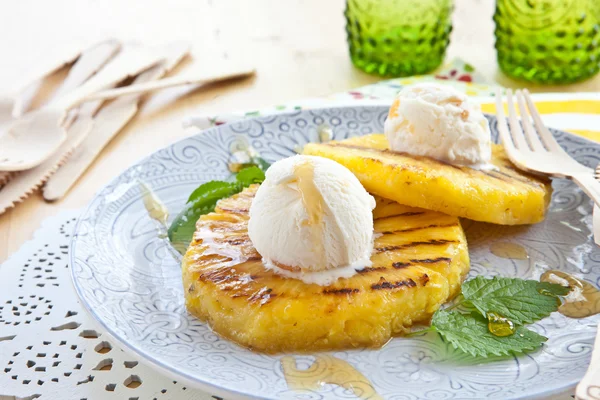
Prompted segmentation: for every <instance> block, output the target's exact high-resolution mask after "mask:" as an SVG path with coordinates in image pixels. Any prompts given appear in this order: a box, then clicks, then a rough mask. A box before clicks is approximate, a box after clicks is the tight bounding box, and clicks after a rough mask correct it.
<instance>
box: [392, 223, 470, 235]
mask: <svg viewBox="0 0 600 400" xmlns="http://www.w3.org/2000/svg"><path fill="white" fill-rule="evenodd" d="M457 226H458V224H444V225H438V224H431V225H426V226H416V227H414V228H406V229H399V230H396V231H385V232H381V234H382V235H393V234H396V233H402V232H414V231H419V230H421V229H429V228H454V227H457Z"/></svg>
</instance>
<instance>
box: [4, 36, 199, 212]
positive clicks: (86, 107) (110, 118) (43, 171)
mask: <svg viewBox="0 0 600 400" xmlns="http://www.w3.org/2000/svg"><path fill="white" fill-rule="evenodd" d="M124 51H128V49H127V48H126V49H125V50H124ZM153 51H154V52H156V53H158V54H159V55H161V56H162V57H164V59H165V60H166V61H165V62H162V63H160V64H158V65H156V66H154V67H151V68H150V69H148V70H147V71H145V72H143V73H142V74H140V75H139V76H138V78H136V81H137V80H140V79H141V78H142V77H147V78H148V79H150V78H152V79H155V78H159V77H160V76H162V75H163V74H164V73H165V72H166V71H167V70H171V69H172V68H174V67H175V66H176V65H177V64H178V63H179V62H180V61H181V60H182V59H183V57H184V56H185V55H186V54H187V53H188V51H189V46H188V45H187V44H183V43H171V44H170V45H169V46H168V48H166V49H165V48H162V47H161V48H158V49H156V48H155V49H154V50H153ZM124 100H126V99H125V98H123V99H119V100H117V101H115V102H113V103H111V104H109V105H108V107H112V108H113V109H115V110H116V107H115V103H117V102H120V101H124ZM102 104H103V101H102V100H97V101H92V102H87V103H84V104H83V105H81V107H80V109H79V112H78V114H77V119H76V120H75V121H74V123H73V124H72V125H71V126H70V127H69V128H68V130H67V139H66V140H65V142H63V143H62V144H61V145H60V147H59V149H58V150H57V151H56V152H55V153H54V154H52V155H51V156H50V157H49V158H48V159H47V160H45V161H44V162H43V163H42V164H40V165H38V166H37V167H34V168H32V169H29V170H27V171H22V172H17V173H16V174H17V177H16V178H15V179H13V180H12V181H11V182H10V183H9V184H8V185H6V187H4V188H3V189H2V190H0V214H1V213H2V212H4V211H5V210H6V209H8V208H10V207H12V206H14V205H15V204H16V203H19V202H21V201H23V200H24V199H25V198H27V197H28V196H29V195H30V194H31V193H33V192H34V191H36V190H37V189H38V188H39V187H40V186H41V185H43V184H44V183H45V182H47V181H48V179H49V178H50V177H53V174H54V173H55V172H56V171H57V170H58V171H59V172H60V171H62V168H64V167H66V166H68V165H70V164H71V162H69V163H67V164H64V163H65V162H66V161H67V160H68V161H71V159H70V158H69V157H70V156H71V155H72V153H74V152H75V151H76V149H77V151H78V152H77V153H76V154H80V155H81V151H79V150H81V148H80V147H79V146H82V144H83V143H86V139H91V141H92V143H95V142H94V140H98V139H100V140H102V139H101V138H102V137H106V136H107V135H108V134H107V133H106V132H107V130H110V129H111V127H116V126H118V127H119V128H118V129H120V128H121V127H122V126H124V125H125V123H126V121H122V116H121V114H123V113H121V114H119V113H117V112H111V113H109V114H107V113H106V112H105V109H102V110H101V111H100V112H98V110H99V109H100V107H101V106H102ZM136 109H137V101H136ZM123 112H125V113H126V114H128V115H129V113H130V110H123ZM133 115H135V112H133V114H132V115H130V116H129V118H131V117H132V116H133ZM119 117H121V119H119ZM92 118H93V120H92ZM92 122H93V123H92ZM115 133H116V132H114V131H111V133H110V137H112V136H113V135H114V134H115ZM90 135H91V136H90ZM108 140H110V139H106V141H107V142H108ZM85 147H87V148H89V145H88V146H85ZM98 152H99V151H98ZM88 156H89V155H88V154H87V153H84V154H83V157H84V159H85V158H87V157H88ZM80 159H81V157H75V160H73V161H75V164H77V160H80ZM92 160H93V157H92V158H91V159H90V160H89V163H91V162H92ZM86 165H89V164H86ZM70 171H73V170H72V169H70ZM0 174H1V173H0ZM66 176H67V177H69V175H68V174H67V175H66ZM76 179H77V177H75V180H76ZM58 182H59V183H60V182H61V181H60V180H59V181H58Z"/></svg>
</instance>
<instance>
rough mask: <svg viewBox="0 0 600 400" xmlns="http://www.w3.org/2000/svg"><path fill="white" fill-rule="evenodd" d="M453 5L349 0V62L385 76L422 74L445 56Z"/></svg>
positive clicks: (435, 0)
mask: <svg viewBox="0 0 600 400" xmlns="http://www.w3.org/2000/svg"><path fill="white" fill-rule="evenodd" d="M451 13H452V0H347V1H346V11H345V16H346V31H347V33H348V46H349V49H350V58H351V59H352V62H353V63H354V65H355V66H357V67H358V68H360V69H362V70H363V71H365V72H368V73H371V74H377V75H381V76H408V75H417V74H423V73H426V72H429V71H432V70H433V69H435V68H436V67H438V66H439V65H440V64H441V63H442V60H443V59H444V55H445V53H446V47H448V40H449V35H450V31H451V30H452V22H451V20H450V17H451Z"/></svg>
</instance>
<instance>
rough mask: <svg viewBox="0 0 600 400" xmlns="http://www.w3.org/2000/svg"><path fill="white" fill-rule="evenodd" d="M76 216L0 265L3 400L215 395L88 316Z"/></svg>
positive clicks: (49, 224)
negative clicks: (74, 256)
mask: <svg viewBox="0 0 600 400" xmlns="http://www.w3.org/2000/svg"><path fill="white" fill-rule="evenodd" d="M78 215H79V212H78V211H64V212H62V213H60V214H59V215H57V216H55V217H51V218H48V219H46V220H45V221H44V222H43V224H42V226H41V228H40V229H38V230H37V231H36V233H35V236H34V238H33V239H32V240H31V241H29V242H27V243H26V244H24V245H23V246H22V247H21V248H20V249H19V251H18V252H17V253H15V254H13V255H12V256H11V257H10V258H9V259H8V260H7V261H6V262H5V263H4V264H2V265H1V266H0V400H15V399H19V400H22V399H23V400H24V399H27V400H29V399H34V398H40V399H43V400H46V399H48V400H50V399H56V400H64V399H69V400H71V399H72V400H84V399H85V400H95V399H108V400H109V399H129V400H133V399H137V400H147V399H148V400H153V399H156V400H161V399H162V400H164V399H177V400H192V399H193V400H215V399H216V400H220V399H221V398H220V397H217V396H211V395H209V394H207V393H204V392H201V391H199V390H196V389H192V388H188V387H186V386H185V385H183V384H180V383H178V382H177V381H173V380H172V379H170V378H168V377H166V376H163V375H161V374H160V373H158V372H156V371H154V370H153V369H152V368H150V367H147V366H145V365H143V364H141V363H140V362H139V361H140V360H139V359H138V358H136V357H134V356H131V355H129V353H126V352H124V351H123V350H121V349H120V348H118V347H117V346H115V345H114V344H113V343H111V340H110V338H108V337H107V335H106V334H103V332H102V330H101V329H99V327H98V325H97V324H96V322H94V321H93V320H92V319H91V318H90V317H89V316H88V315H87V314H86V311H85V310H84V309H83V307H82V306H81V305H80V304H79V302H78V299H77V296H76V294H75V291H74V289H73V286H72V283H71V276H70V271H69V265H68V260H67V254H68V250H69V240H70V234H71V232H72V228H73V226H74V224H75V219H76V217H77V216H78ZM553 399H554V400H566V399H571V396H565V395H562V396H556V397H553Z"/></svg>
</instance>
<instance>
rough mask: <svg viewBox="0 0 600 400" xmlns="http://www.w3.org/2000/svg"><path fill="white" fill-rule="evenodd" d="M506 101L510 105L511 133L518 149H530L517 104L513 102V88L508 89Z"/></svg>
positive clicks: (524, 150)
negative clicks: (520, 121) (518, 115)
mask: <svg viewBox="0 0 600 400" xmlns="http://www.w3.org/2000/svg"><path fill="white" fill-rule="evenodd" d="M506 103H507V106H508V124H509V125H510V133H511V135H512V138H513V141H514V143H515V146H516V148H517V149H519V150H520V151H521V152H527V151H529V145H528V144H527V141H526V140H525V134H524V133H523V129H521V125H519V119H518V118H517V112H516V108H515V105H514V104H513V97H512V90H510V89H508V90H507V93H506Z"/></svg>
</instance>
